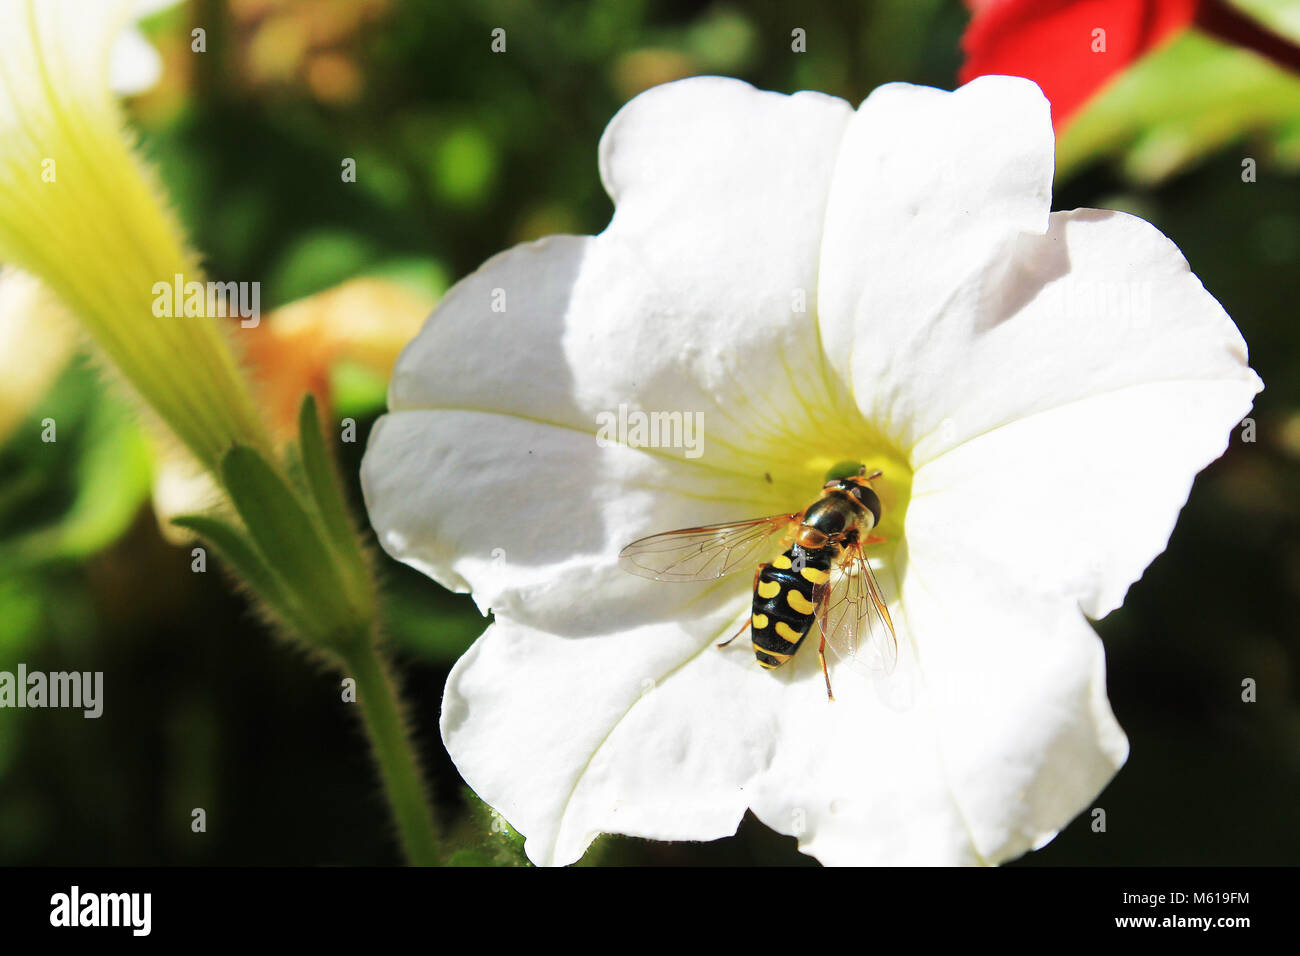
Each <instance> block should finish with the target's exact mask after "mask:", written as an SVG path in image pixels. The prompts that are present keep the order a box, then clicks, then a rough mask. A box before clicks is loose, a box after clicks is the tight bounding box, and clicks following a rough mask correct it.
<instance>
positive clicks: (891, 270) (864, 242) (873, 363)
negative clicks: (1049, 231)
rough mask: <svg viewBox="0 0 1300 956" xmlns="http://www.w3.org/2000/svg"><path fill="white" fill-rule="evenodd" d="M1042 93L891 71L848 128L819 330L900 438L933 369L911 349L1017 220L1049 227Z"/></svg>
mask: <svg viewBox="0 0 1300 956" xmlns="http://www.w3.org/2000/svg"><path fill="white" fill-rule="evenodd" d="M1052 150H1053V140H1052V128H1051V122H1050V117H1049V115H1048V106H1047V101H1046V100H1045V99H1043V96H1042V93H1040V92H1039V90H1038V88H1037V87H1035V86H1034V85H1033V84H1032V83H1030V82H1028V81H1027V80H1022V79H1018V78H1014V77H985V78H982V79H979V80H976V81H975V82H973V83H970V84H968V85H967V86H964V87H962V88H961V89H959V90H957V91H956V92H955V93H944V92H941V91H939V90H933V89H930V88H928V87H917V86H909V85H906V84H902V83H891V84H889V85H887V86H882V87H880V88H879V89H877V90H876V91H875V92H873V93H872V94H871V95H870V96H869V97H868V98H867V99H866V101H865V102H864V103H863V104H862V106H861V108H860V109H859V110H858V112H857V114H856V115H855V116H854V118H853V122H852V123H851V124H850V125H849V129H848V131H847V132H846V133H845V136H844V142H843V145H842V147H841V151H840V158H839V162H838V164H837V166H836V172H835V178H834V180H833V182H832V186H831V196H830V201H829V205H828V212H827V217H826V230H825V234H824V237H823V240H822V252H821V287H820V292H819V296H820V308H821V334H822V339H823V341H824V342H825V345H826V349H827V354H828V356H829V358H830V360H831V361H832V362H833V363H834V364H835V366H836V368H837V370H838V371H839V373H840V375H841V376H842V377H843V379H844V380H845V381H846V382H849V383H851V384H853V385H855V386H856V387H855V391H856V393H857V398H858V403H859V405H860V407H861V409H862V411H863V413H864V414H865V416H866V417H867V419H868V420H870V421H873V422H876V423H878V424H882V425H884V426H885V427H886V428H887V429H889V430H892V431H893V432H894V437H895V440H896V441H897V442H898V443H899V447H900V448H902V449H904V450H906V449H908V448H910V447H911V442H912V441H913V440H914V429H913V426H912V422H914V421H916V420H918V419H921V420H923V419H924V415H925V412H926V410H927V409H928V407H929V406H930V405H931V403H930V402H929V392H930V389H931V384H932V382H931V378H932V374H933V373H934V371H935V370H932V369H930V368H927V367H918V366H917V365H915V364H914V363H912V362H911V361H910V356H909V351H910V350H911V349H912V348H913V347H914V346H915V344H916V343H917V342H920V343H922V344H924V342H925V340H926V339H927V338H928V337H930V336H934V335H939V334H942V332H943V327H944V326H946V325H947V323H949V322H950V321H951V317H950V315H949V313H950V310H951V305H952V300H953V297H954V296H955V295H957V294H959V292H960V291H961V290H962V289H963V288H964V287H966V285H967V284H968V283H969V282H970V281H971V279H972V277H975V276H980V275H982V274H983V273H984V272H985V270H987V269H988V268H989V267H990V265H993V264H996V263H998V262H1000V260H1001V258H1002V257H1003V256H1004V255H1005V252H1006V250H1007V249H1008V248H1010V247H1012V246H1013V245H1014V243H1015V242H1016V240H1017V238H1018V237H1019V236H1020V235H1021V234H1022V233H1042V232H1044V231H1045V230H1046V228H1047V218H1048V211H1049V208H1050V205H1051V185H1052Z"/></svg>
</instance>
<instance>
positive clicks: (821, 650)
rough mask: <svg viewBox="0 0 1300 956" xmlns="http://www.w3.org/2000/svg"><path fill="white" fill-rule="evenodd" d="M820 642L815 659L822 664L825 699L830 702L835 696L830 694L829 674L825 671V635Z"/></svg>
mask: <svg viewBox="0 0 1300 956" xmlns="http://www.w3.org/2000/svg"><path fill="white" fill-rule="evenodd" d="M821 637H822V639H821V642H820V643H819V644H818V645H817V659H818V660H819V661H821V662H822V677H824V678H826V699H827V701H832V700H834V699H835V694H834V693H832V692H831V674H830V671H828V670H827V669H826V635H825V634H823V635H822V636H821Z"/></svg>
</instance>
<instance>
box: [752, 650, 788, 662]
mask: <svg viewBox="0 0 1300 956" xmlns="http://www.w3.org/2000/svg"><path fill="white" fill-rule="evenodd" d="M758 650H759V653H762V654H766V655H767V656H768V657H771V658H774V659H775V660H776V662H777V663H778V664H784V663H785V662H786V661H788V660H789V659H790V655H789V654H782V653H781V652H780V651H769V650H768V649H767V648H766V647H760V648H759V649H758Z"/></svg>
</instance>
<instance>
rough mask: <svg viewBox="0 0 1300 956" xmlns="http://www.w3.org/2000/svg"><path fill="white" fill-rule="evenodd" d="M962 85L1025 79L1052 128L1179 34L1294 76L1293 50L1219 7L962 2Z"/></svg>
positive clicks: (1167, 2) (1211, 1)
mask: <svg viewBox="0 0 1300 956" xmlns="http://www.w3.org/2000/svg"><path fill="white" fill-rule="evenodd" d="M966 3H967V6H969V7H970V8H971V11H972V13H973V14H974V15H973V16H972V18H971V22H970V26H969V27H967V29H966V35H965V36H964V37H963V38H962V48H963V49H964V50H965V52H966V62H965V64H964V65H963V66H962V69H961V81H962V82H963V83H965V82H968V81H970V80H973V79H974V78H975V77H977V76H983V75H985V74H989V73H1005V74H1010V75H1013V76H1025V77H1028V78H1029V79H1031V80H1033V81H1034V82H1035V83H1037V84H1038V85H1039V86H1040V87H1042V90H1043V93H1044V94H1045V95H1046V96H1047V98H1048V99H1049V100H1050V101H1051V103H1052V121H1053V123H1054V124H1055V125H1056V128H1057V129H1060V128H1061V127H1062V126H1064V125H1065V123H1066V122H1067V121H1068V120H1069V119H1070V117H1071V116H1072V115H1073V114H1074V113H1075V112H1076V111H1077V110H1078V109H1079V108H1080V107H1081V106H1083V104H1084V103H1085V102H1087V101H1088V100H1089V99H1091V98H1092V96H1093V95H1094V94H1095V93H1097V92H1098V91H1099V90H1100V89H1101V88H1102V87H1103V86H1104V85H1105V84H1106V82H1107V81H1108V80H1110V79H1111V78H1112V77H1114V76H1116V75H1117V74H1118V73H1119V72H1120V71H1121V70H1123V69H1125V68H1126V67H1128V66H1129V65H1131V64H1132V63H1134V62H1135V61H1136V60H1138V59H1139V58H1141V57H1142V56H1144V55H1146V54H1147V53H1149V52H1150V51H1151V50H1153V49H1155V47H1157V46H1159V45H1160V44H1161V43H1163V42H1164V41H1166V40H1168V39H1170V38H1172V37H1173V36H1174V35H1176V34H1177V33H1178V32H1179V31H1180V30H1182V29H1184V28H1186V27H1189V26H1192V25H1196V26H1198V27H1200V28H1201V29H1202V30H1205V31H1206V32H1208V33H1211V34H1213V35H1215V36H1217V37H1219V38H1220V39H1222V40H1226V41H1228V42H1230V43H1235V44H1239V45H1242V46H1245V47H1247V48H1249V49H1252V50H1254V51H1255V52H1257V53H1260V54H1262V55H1264V56H1267V57H1269V58H1270V59H1272V60H1274V61H1275V62H1277V63H1279V64H1280V65H1282V66H1285V67H1287V68H1290V69H1294V70H1300V50H1297V48H1296V46H1295V44H1293V43H1291V42H1290V41H1289V40H1285V39H1283V38H1281V37H1278V36H1277V35H1276V34H1273V33H1271V32H1269V31H1268V30H1266V29H1264V28H1263V27H1261V26H1260V25H1259V24H1257V23H1256V22H1255V21H1254V20H1252V19H1250V18H1249V17H1247V16H1245V15H1244V14H1242V13H1241V12H1240V11H1238V10H1236V9H1235V8H1234V7H1232V6H1230V5H1229V4H1226V3H1224V2H1223V0H966Z"/></svg>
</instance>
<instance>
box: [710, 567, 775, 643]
mask: <svg viewBox="0 0 1300 956" xmlns="http://www.w3.org/2000/svg"><path fill="white" fill-rule="evenodd" d="M765 567H767V565H766V564H760V565H759V566H758V570H757V571H755V572H754V583H753V584H751V585H750V586H749V590H750V593H751V594H752V593H753V591H754V588H756V587H758V576H759V575H760V574H762V573H763V569H764V568H765ZM753 620H754V616H753V615H752V614H751V615H750V616H749V617H747V618H745V623H744V624H742V625H741V626H740V630H738V631H737V632H736V633H735V634H732V635H731V637H729V638H727V639H726V640H725V641H723V642H722V643H721V644H718V645H716V646H717V647H726V646H727V645H728V644H730V643H731V642H732V641H734V640H735V639H736V638H738V637H740V635H742V634H744V633H745V631H747V630H748V629H749V625H750V622H751V621H753Z"/></svg>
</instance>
